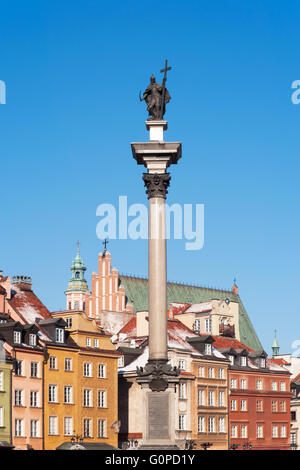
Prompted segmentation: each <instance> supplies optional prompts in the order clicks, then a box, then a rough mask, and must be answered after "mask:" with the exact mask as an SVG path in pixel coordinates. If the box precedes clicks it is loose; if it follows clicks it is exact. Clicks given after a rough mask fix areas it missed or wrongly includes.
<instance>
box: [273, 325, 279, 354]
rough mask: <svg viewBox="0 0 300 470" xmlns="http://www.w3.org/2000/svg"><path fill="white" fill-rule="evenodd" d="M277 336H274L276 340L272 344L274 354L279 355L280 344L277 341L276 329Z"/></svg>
mask: <svg viewBox="0 0 300 470" xmlns="http://www.w3.org/2000/svg"><path fill="white" fill-rule="evenodd" d="M274 333H275V337H274V342H273V346H272V356H273V357H274V356H278V355H279V344H278V342H277V337H276V333H277V332H276V330H274Z"/></svg>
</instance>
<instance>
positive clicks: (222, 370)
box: [218, 368, 225, 379]
mask: <svg viewBox="0 0 300 470" xmlns="http://www.w3.org/2000/svg"><path fill="white" fill-rule="evenodd" d="M224 376H225V375H224V369H223V368H222V369H219V371H218V378H219V379H224Z"/></svg>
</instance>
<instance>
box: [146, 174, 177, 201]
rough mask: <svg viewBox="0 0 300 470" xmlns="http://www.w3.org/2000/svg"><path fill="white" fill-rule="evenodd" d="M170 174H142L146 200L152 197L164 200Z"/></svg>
mask: <svg viewBox="0 0 300 470" xmlns="http://www.w3.org/2000/svg"><path fill="white" fill-rule="evenodd" d="M170 179H171V175H170V173H161V174H160V173H144V174H143V180H144V183H145V186H146V188H147V190H146V193H147V195H148V199H150V198H152V197H162V198H164V199H166V197H167V194H168V190H167V188H168V187H169V184H170Z"/></svg>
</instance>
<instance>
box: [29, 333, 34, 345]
mask: <svg viewBox="0 0 300 470" xmlns="http://www.w3.org/2000/svg"><path fill="white" fill-rule="evenodd" d="M29 344H30V346H36V335H34V334H32V333H30V335H29Z"/></svg>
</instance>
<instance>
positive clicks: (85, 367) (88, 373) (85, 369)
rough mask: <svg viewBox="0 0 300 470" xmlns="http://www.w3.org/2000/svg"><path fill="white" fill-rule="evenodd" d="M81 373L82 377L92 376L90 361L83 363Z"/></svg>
mask: <svg viewBox="0 0 300 470" xmlns="http://www.w3.org/2000/svg"><path fill="white" fill-rule="evenodd" d="M83 375H84V377H92V363H91V362H84V363H83Z"/></svg>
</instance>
